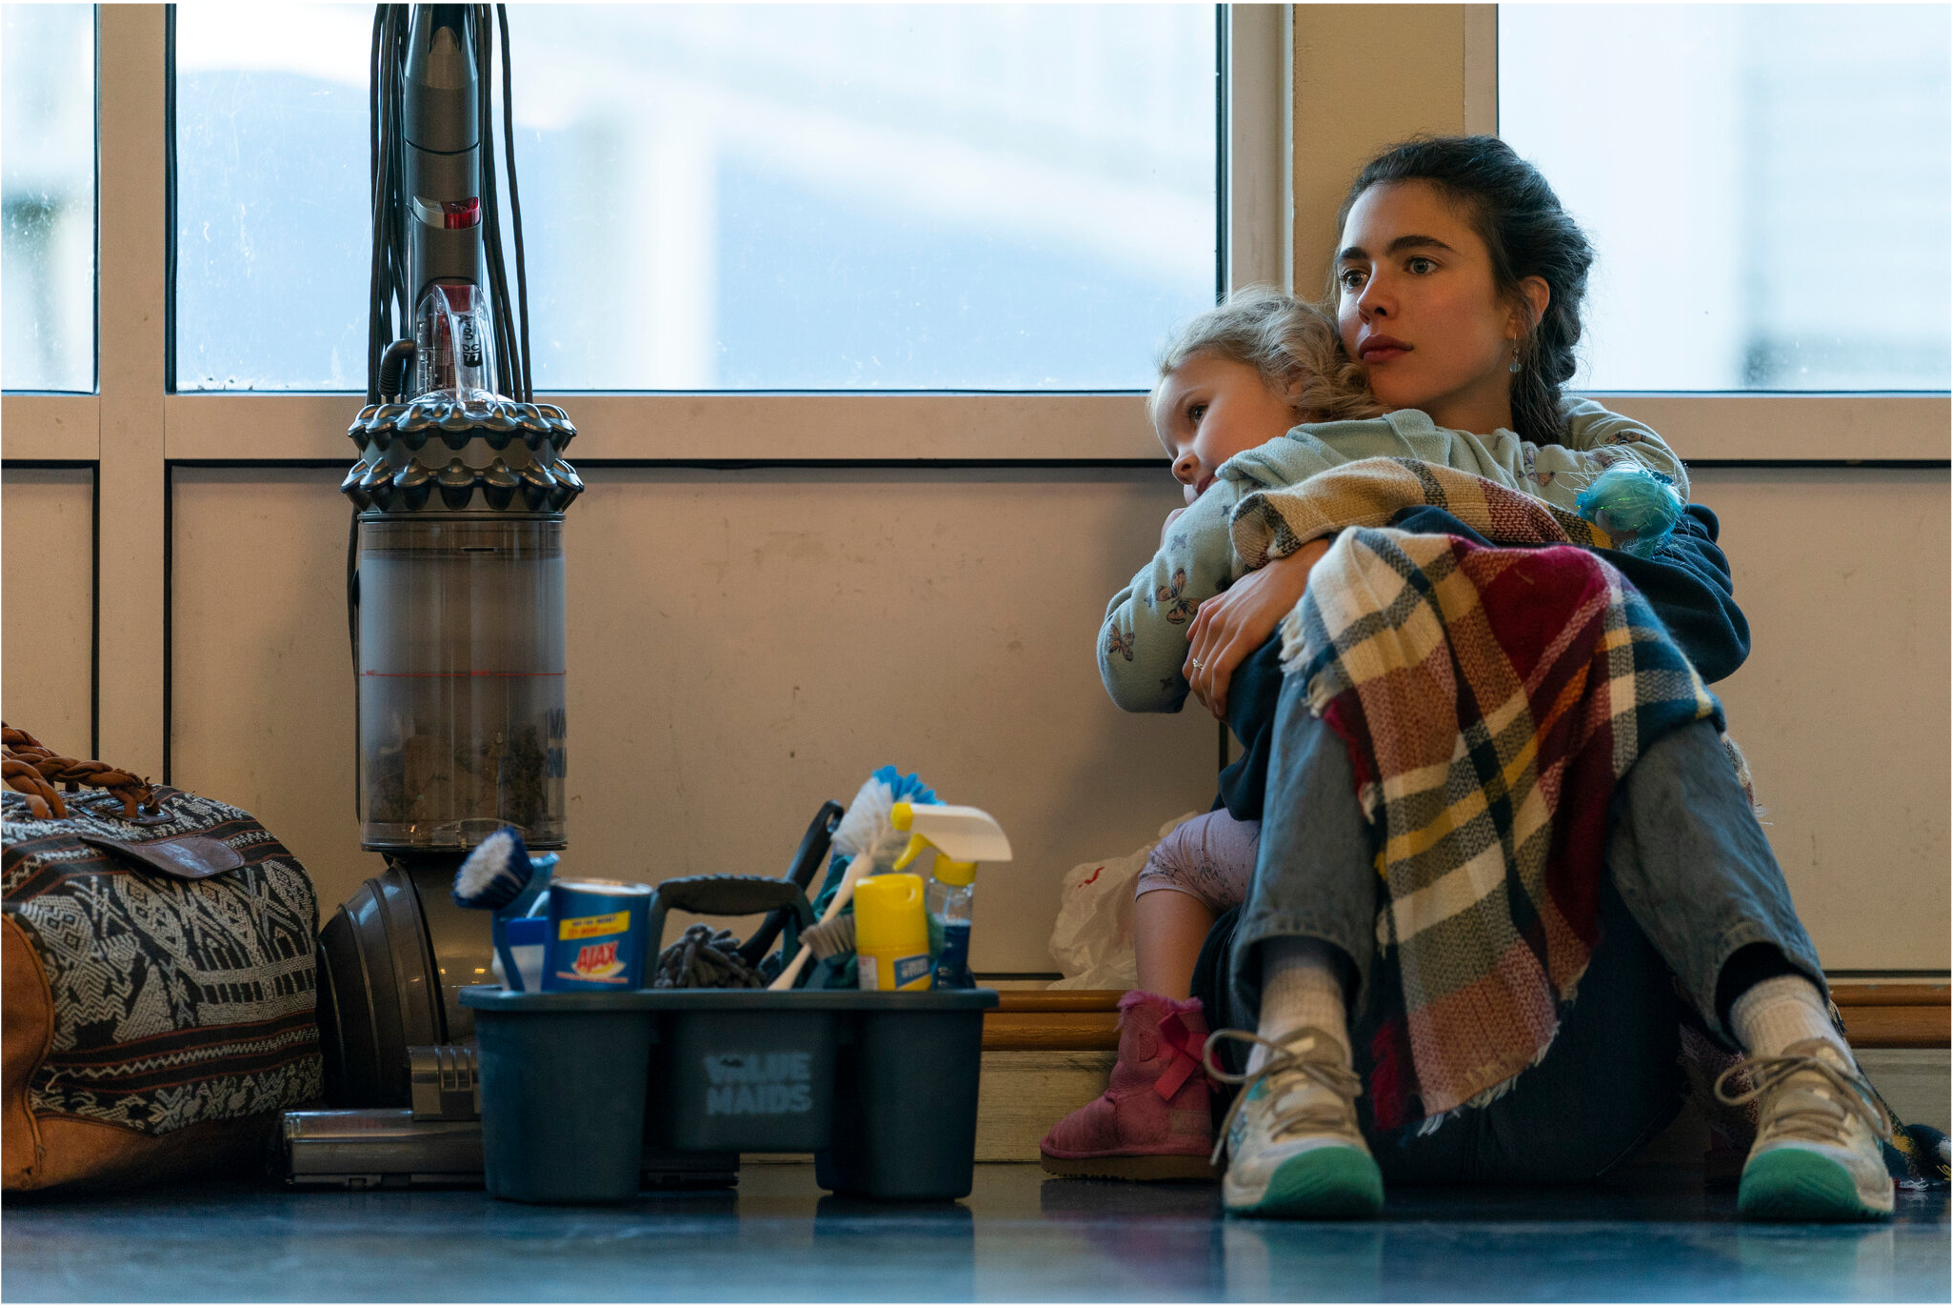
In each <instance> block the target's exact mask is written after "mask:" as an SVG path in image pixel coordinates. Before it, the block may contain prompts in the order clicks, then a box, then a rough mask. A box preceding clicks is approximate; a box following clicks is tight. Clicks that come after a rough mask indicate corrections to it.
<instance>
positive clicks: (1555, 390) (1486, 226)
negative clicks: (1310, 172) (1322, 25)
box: [1334, 136, 1593, 445]
mask: <svg viewBox="0 0 1958 1308" xmlns="http://www.w3.org/2000/svg"><path fill="white" fill-rule="evenodd" d="M1394 182H1427V183H1428V184H1429V185H1431V186H1433V187H1434V188H1435V189H1436V190H1437V191H1439V192H1440V193H1441V194H1442V196H1443V197H1444V198H1446V199H1447V200H1448V201H1449V202H1450V203H1451V204H1453V205H1455V206H1456V207H1457V208H1458V211H1459V213H1460V215H1461V216H1462V217H1463V218H1464V219H1465V220H1466V221H1467V222H1468V225H1469V226H1470V227H1471V228H1473V229H1474V230H1475V232H1476V234H1477V235H1478V236H1480V237H1481V238H1482V244H1483V245H1484V246H1486V247H1487V248H1488V251H1489V263H1490V265H1491V267H1492V268H1493V269H1494V270H1495V275H1496V290H1497V292H1498V293H1499V294H1501V295H1503V296H1504V297H1506V298H1508V299H1511V300H1513V301H1515V302H1516V303H1517V304H1519V305H1523V306H1525V310H1526V312H1527V301H1525V300H1524V298H1523V291H1522V282H1523V279H1524V278H1525V277H1541V278H1543V280H1544V281H1545V282H1546V283H1547V284H1548V285H1549V287H1550V304H1549V307H1547V308H1546V309H1545V310H1544V312H1543V316H1542V318H1541V319H1539V320H1538V321H1537V323H1536V326H1535V327H1534V329H1533V330H1532V331H1531V332H1530V334H1529V336H1528V337H1527V338H1526V339H1525V340H1524V342H1523V343H1522V347H1521V350H1520V353H1519V357H1518V360H1517V361H1518V362H1519V363H1520V364H1521V365H1522V371H1521V372H1519V373H1518V374H1517V375H1516V376H1515V378H1514V379H1513V380H1512V382H1511V384H1510V390H1509V409H1510V414H1511V419H1512V424H1513V426H1514V428H1515V431H1516V434H1517V435H1518V436H1521V437H1522V438H1523V439H1524V440H1526V441H1532V442H1534V443H1536V444H1538V445H1562V444H1563V443H1564V421H1563V417H1562V415H1561V413H1560V411H1559V402H1560V401H1561V400H1562V399H1563V384H1564V383H1565V382H1567V381H1569V380H1570V379H1571V377H1572V376H1573V375H1574V374H1575V373H1576V372H1577V341H1578V337H1579V336H1580V335H1582V334H1583V331H1584V322H1583V317H1582V310H1583V306H1584V288H1585V283H1586V281H1587V280H1588V279H1589V276H1590V271H1591V260H1592V257H1593V256H1592V250H1591V242H1590V241H1589V240H1588V239H1587V238H1586V237H1585V235H1584V231H1583V229H1582V228H1580V227H1579V226H1578V225H1577V223H1576V221H1575V220H1573V219H1572V218H1571V216H1570V215H1569V214H1568V213H1566V212H1564V206H1563V205H1562V204H1561V203H1559V202H1558V200H1557V193H1556V192H1555V191H1553V190H1551V189H1550V183H1549V182H1547V181H1545V180H1544V179H1543V174H1542V173H1540V172H1538V171H1537V170H1536V167H1535V165H1533V164H1531V163H1529V162H1527V161H1526V160H1524V159H1523V158H1522V157H1521V156H1519V155H1518V154H1517V153H1516V152H1515V151H1514V150H1512V149H1510V148H1509V146H1508V145H1507V144H1505V143H1504V142H1503V141H1501V140H1499V139H1497V138H1496V137H1493V136H1440V137H1436V136H1418V137H1415V138H1413V139H1412V140H1408V141H1403V142H1402V143H1401V144H1399V145H1396V146H1394V147H1393V148H1392V149H1390V150H1388V151H1386V152H1385V153H1384V154H1381V155H1379V156H1378V157H1377V158H1375V159H1374V160H1373V161H1372V162H1370V163H1369V164H1367V166H1366V167H1364V168H1362V169H1360V175H1359V176H1358V177H1355V178H1354V179H1353V186H1352V189H1351V190H1349V191H1347V193H1346V200H1345V202H1344V203H1343V204H1341V205H1340V206H1339V226H1340V228H1341V229H1344V228H1345V226H1346V215H1347V213H1348V212H1350V211H1351V210H1352V208H1353V205H1354V204H1355V203H1356V202H1357V201H1358V200H1359V198H1360V196H1361V195H1362V194H1363V193H1364V192H1365V191H1366V190H1367V189H1368V188H1369V187H1374V186H1385V185H1389V184H1391V183H1394ZM1334 275H1335V276H1337V269H1336V268H1335V270H1334ZM1334 294H1335V295H1336V294H1337V287H1336V286H1335V288H1334Z"/></svg>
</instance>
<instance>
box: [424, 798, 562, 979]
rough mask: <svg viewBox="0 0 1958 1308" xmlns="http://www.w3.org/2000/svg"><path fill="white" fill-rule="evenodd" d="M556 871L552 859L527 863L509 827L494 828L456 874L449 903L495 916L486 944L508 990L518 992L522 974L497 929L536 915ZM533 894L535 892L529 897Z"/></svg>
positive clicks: (517, 833) (515, 833)
mask: <svg viewBox="0 0 1958 1308" xmlns="http://www.w3.org/2000/svg"><path fill="white" fill-rule="evenodd" d="M556 866H557V855H556V854H539V855H537V856H536V857H535V858H533V857H531V855H530V853H529V852H528V851H527V850H525V849H524V845H523V833H522V832H520V831H518V830H517V829H516V828H515V827H498V828H497V829H496V830H495V831H493V832H491V833H490V834H489V835H488V836H487V837H485V838H484V840H483V843H482V844H480V845H478V846H476V848H474V849H472V850H470V851H469V857H468V858H465V859H464V860H462V866H461V867H459V868H457V869H456V879H455V885H454V886H453V887H451V889H450V891H449V898H450V899H453V900H454V901H455V902H456V904H457V905H458V906H459V907H462V908H486V909H489V910H490V911H491V912H492V913H494V914H495V916H494V917H492V918H491V919H490V941H491V943H492V944H494V945H495V947H496V956H497V957H498V958H499V959H501V960H502V961H503V975H504V977H505V978H506V980H507V982H508V984H509V986H510V988H511V989H512V990H521V989H523V973H522V972H521V971H519V970H518V968H517V960H516V958H515V957H514V956H513V955H512V954H511V953H510V941H509V933H508V932H507V931H505V930H504V925H503V924H504V923H505V922H507V921H508V920H509V919H511V918H513V917H524V916H526V915H527V913H529V912H534V911H535V910H536V908H537V906H538V904H539V903H540V902H541V901H542V899H543V891H544V890H545V889H546V888H548V887H549V885H550V883H551V869H552V868H554V867H556ZM533 890H534V891H536V892H537V893H535V894H532V893H529V892H531V891H533ZM526 906H527V908H526Z"/></svg>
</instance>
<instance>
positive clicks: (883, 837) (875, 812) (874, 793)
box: [768, 764, 938, 990]
mask: <svg viewBox="0 0 1958 1308" xmlns="http://www.w3.org/2000/svg"><path fill="white" fill-rule="evenodd" d="M900 799H908V800H910V801H911V802H912V803H914V804H936V803H937V802H938V796H937V795H935V794H933V793H932V789H931V787H930V786H927V785H926V784H925V783H924V782H922V781H920V780H918V774H917V773H915V772H912V773H909V774H907V775H904V776H899V775H898V771H897V769H896V768H894V767H891V766H889V765H888V764H887V765H885V766H884V767H881V768H878V769H877V770H876V771H875V772H873V773H871V774H870V780H868V781H866V782H864V783H863V785H862V786H861V787H860V788H859V789H858V791H857V797H856V798H855V799H853V800H851V801H850V807H849V808H847V809H845V810H844V813H843V819H842V821H840V822H838V823H837V824H836V835H835V836H833V837H831V839H830V845H829V847H830V863H829V874H828V875H827V876H826V877H825V878H824V879H823V889H822V892H821V893H820V894H818V895H817V896H816V900H815V903H814V905H813V907H814V908H815V910H816V914H817V920H818V924H819V925H820V924H821V923H824V922H829V921H831V920H832V919H834V918H835V917H836V915H837V914H839V913H841V912H842V911H843V910H844V909H845V908H847V907H848V906H849V903H850V898H851V896H852V895H853V894H854V893H855V891H856V888H857V882H859V881H861V880H863V879H864V878H865V877H867V876H875V875H876V874H877V870H878V869H879V868H882V869H884V870H885V871H889V870H890V866H891V864H893V863H895V862H896V861H897V859H898V857H899V856H900V855H902V854H903V853H904V847H905V846H906V845H908V844H910V843H911V835H910V833H909V832H906V831H899V830H898V829H897V828H896V827H894V826H892V825H891V806H892V805H894V804H896V803H897V802H898V801H899V800H900ZM853 929H854V928H853ZM851 939H852V941H853V942H854V940H855V937H854V935H853V936H852V937H851ZM848 948H854V944H852V945H850V946H848V947H846V950H845V952H847V949H848ZM809 956H810V945H809V937H808V933H806V932H805V933H804V935H803V945H802V948H801V950H799V951H798V952H797V954H796V956H795V958H794V959H792V960H791V961H790V963H789V965H788V966H787V967H785V968H783V969H782V973H781V975H780V976H778V977H776V978H775V980H774V981H773V982H771V983H770V984H769V987H768V988H769V989H770V990H787V989H789V988H790V987H791V986H793V985H794V984H795V982H796V977H797V975H798V974H800V973H801V971H802V965H803V964H804V963H805V962H807V961H808V959H809Z"/></svg>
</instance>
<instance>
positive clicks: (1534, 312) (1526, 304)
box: [1516, 277, 1550, 336]
mask: <svg viewBox="0 0 1958 1308" xmlns="http://www.w3.org/2000/svg"><path fill="white" fill-rule="evenodd" d="M1517 289H1518V291H1520V292H1521V294H1522V297H1523V303H1522V304H1520V305H1518V306H1517V312H1518V316H1519V317H1520V316H1521V315H1522V313H1523V312H1524V311H1525V310H1527V311H1528V314H1529V317H1528V320H1527V321H1523V322H1519V323H1517V324H1516V326H1517V328H1518V333H1517V334H1518V335H1519V336H1528V335H1529V334H1530V333H1531V332H1533V331H1535V330H1536V325H1537V324H1538V323H1540V322H1542V321H1543V315H1544V314H1546V313H1548V312H1549V311H1550V283H1549V282H1547V281H1545V280H1543V278H1541V277H1525V278H1523V280H1522V281H1521V282H1519V283H1518V284H1517Z"/></svg>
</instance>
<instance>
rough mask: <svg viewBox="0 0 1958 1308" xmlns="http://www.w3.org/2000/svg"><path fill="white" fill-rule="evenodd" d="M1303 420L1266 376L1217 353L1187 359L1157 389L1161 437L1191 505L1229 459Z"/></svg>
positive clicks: (1157, 421)
mask: <svg viewBox="0 0 1958 1308" xmlns="http://www.w3.org/2000/svg"><path fill="white" fill-rule="evenodd" d="M1298 421H1299V419H1298V415H1296V414H1295V413H1293V411H1292V406H1291V403H1290V402H1289V401H1288V400H1286V398H1285V397H1284V396H1283V395H1280V394H1279V393H1278V392H1277V391H1275V390H1273V389H1272V388H1271V387H1270V386H1267V385H1266V384H1265V379H1264V374H1262V373H1260V372H1259V371H1258V370H1257V369H1256V368H1253V367H1252V366H1251V365H1250V364H1248V363H1239V362H1237V361H1236V360H1234V359H1220V358H1218V357H1217V356H1216V355H1213V354H1198V355H1193V356H1192V357H1190V358H1188V359H1185V360H1184V361H1183V362H1182V363H1180V364H1178V365H1177V366H1176V367H1175V368H1173V369H1171V370H1170V372H1169V375H1168V376H1166V377H1164V378H1163V380H1162V388H1161V390H1159V391H1158V392H1157V400H1156V436H1157V437H1158V438H1159V439H1160V440H1161V441H1162V443H1163V448H1164V449H1165V450H1167V451H1168V452H1169V471H1170V475H1171V476H1173V477H1175V478H1176V480H1178V481H1180V482H1182V483H1183V502H1184V503H1185V504H1191V503H1194V502H1195V501H1196V498H1197V496H1199V495H1201V494H1203V492H1204V491H1205V490H1207V489H1208V488H1209V486H1210V483H1211V482H1213V481H1215V480H1217V469H1218V468H1219V467H1221V466H1222V465H1223V462H1224V460H1226V459H1228V458H1230V457H1231V456H1232V455H1234V454H1242V453H1244V451H1246V450H1250V449H1256V448H1257V447H1258V446H1260V445H1263V444H1264V443H1265V442H1266V441H1272V440H1277V439H1278V438H1279V437H1280V436H1283V435H1284V434H1285V433H1286V432H1288V431H1290V430H1291V429H1292V428H1293V427H1294V426H1296V425H1298Z"/></svg>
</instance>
